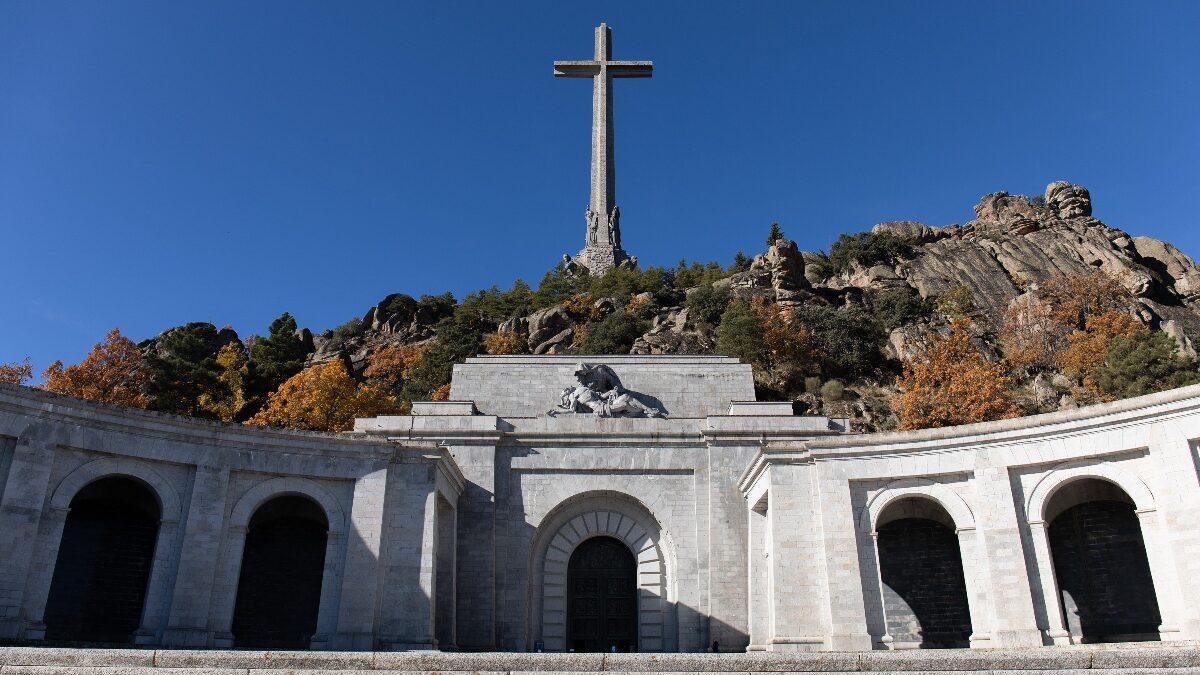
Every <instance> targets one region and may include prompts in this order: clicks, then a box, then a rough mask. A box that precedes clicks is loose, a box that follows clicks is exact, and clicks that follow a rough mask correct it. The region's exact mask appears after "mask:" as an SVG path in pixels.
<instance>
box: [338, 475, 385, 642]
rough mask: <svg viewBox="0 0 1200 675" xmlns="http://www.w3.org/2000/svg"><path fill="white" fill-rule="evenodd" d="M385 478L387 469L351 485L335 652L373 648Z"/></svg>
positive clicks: (365, 476)
mask: <svg viewBox="0 0 1200 675" xmlns="http://www.w3.org/2000/svg"><path fill="white" fill-rule="evenodd" d="M387 478H388V471H387V469H386V468H380V469H376V470H375V471H372V472H370V473H368V474H366V475H364V476H361V477H360V478H359V479H358V480H356V481H355V483H354V497H353V500H354V503H353V505H352V506H351V508H350V523H349V532H350V534H349V537H348V538H347V540H346V548H345V556H346V558H345V559H346V564H345V573H344V576H343V578H342V583H341V586H342V598H341V603H340V607H339V610H340V616H339V617H338V621H337V633H336V635H335V636H334V638H333V642H332V647H333V648H334V649H343V650H355V651H369V650H372V649H374V648H375V632H376V629H377V625H378V620H379V604H378V594H379V592H380V590H379V583H380V581H379V575H380V570H381V569H383V561H381V560H380V556H381V555H382V552H383V546H382V537H383V516H384V498H385V494H386V489H387Z"/></svg>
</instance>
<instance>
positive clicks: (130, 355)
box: [42, 328, 150, 408]
mask: <svg viewBox="0 0 1200 675" xmlns="http://www.w3.org/2000/svg"><path fill="white" fill-rule="evenodd" d="M42 377H44V378H46V384H44V385H43V388H44V389H46V390H47V391H52V392H54V393H56V394H66V395H67V396H77V397H79V398H85V399H87V400H89V401H100V402H101V403H112V404H114V405H123V406H129V407H131V408H145V407H146V405H147V404H148V403H149V399H147V397H146V384H147V383H148V382H149V379H150V375H149V373H148V372H146V369H145V367H143V364H142V350H141V349H139V348H138V346H137V344H135V343H134V342H133V340H130V339H129V338H127V337H125V336H124V335H121V331H120V330H119V329H117V328H113V329H112V330H110V331H108V333H107V334H106V335H105V336H104V341H103V342H99V343H96V344H95V345H93V346H92V350H91V351H90V352H88V354H87V356H86V357H84V359H83V361H80V362H79V363H77V364H75V365H73V366H64V365H63V362H62V361H55V362H54V363H51V364H50V366H49V367H48V368H46V370H45V371H44V372H43V373H42Z"/></svg>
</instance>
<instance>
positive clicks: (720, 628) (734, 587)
mask: <svg viewBox="0 0 1200 675" xmlns="http://www.w3.org/2000/svg"><path fill="white" fill-rule="evenodd" d="M756 450H757V448H756V447H736V446H722V445H715V446H710V447H709V450H708V456H709V462H708V465H709V471H708V480H707V481H706V483H707V487H706V490H707V492H708V500H709V508H708V512H709V514H710V518H711V520H710V521H709V523H708V527H707V528H706V529H707V532H706V534H707V536H706V539H707V546H706V548H707V550H708V556H707V560H705V561H701V574H702V575H703V578H704V579H707V580H708V596H709V604H708V616H709V631H708V633H709V634H708V639H707V640H706V641H705V644H711V643H712V642H713V641H716V642H717V643H718V644H719V646H720V649H721V651H741V650H743V649H745V648H746V646H747V644H748V643H749V640H750V638H749V633H750V627H749V625H748V624H747V617H748V616H749V614H748V612H749V611H750V610H749V604H748V602H747V597H746V589H747V586H746V581H745V580H746V579H747V576H748V575H749V574H751V573H752V572H751V571H750V569H749V568H748V564H753V563H754V556H755V555H756V554H757V555H758V560H759V562H761V561H762V555H761V553H762V548H761V546H760V547H759V548H758V549H757V550H754V548H753V547H754V544H752V543H751V542H750V541H749V537H748V534H747V527H748V524H749V521H748V520H747V515H746V513H747V511H748V509H747V504H746V500H745V499H744V498H743V497H742V495H741V494H740V493H739V492H738V491H737V490H736V489H732V488H731V486H734V485H737V479H738V476H739V474H741V472H742V470H743V469H745V468H746V466H747V465H748V464H749V463H750V460H751V459H752V458H753V457H754V452H755V451H756ZM759 517H760V518H761V516H759ZM747 550H751V551H753V552H752V553H751V555H750V558H747V556H746V552H747ZM760 602H761V600H760ZM760 644H761V643H760Z"/></svg>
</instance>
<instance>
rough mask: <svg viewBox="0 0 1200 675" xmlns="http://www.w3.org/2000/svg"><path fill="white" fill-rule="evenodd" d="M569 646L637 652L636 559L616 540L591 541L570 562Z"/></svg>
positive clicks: (568, 588)
mask: <svg viewBox="0 0 1200 675" xmlns="http://www.w3.org/2000/svg"><path fill="white" fill-rule="evenodd" d="M567 647H568V648H570V649H574V650H575V651H577V652H608V651H613V650H614V649H615V650H616V651H618V652H631V651H637V559H636V558H634V557H633V552H631V551H630V550H629V547H628V546H626V545H625V544H624V543H622V542H621V541H619V540H617V539H614V538H613V537H594V538H592V539H588V540H587V541H585V542H583V543H582V544H580V545H579V546H577V547H576V548H575V551H574V552H573V553H572V554H571V559H570V561H569V562H568V563H567Z"/></svg>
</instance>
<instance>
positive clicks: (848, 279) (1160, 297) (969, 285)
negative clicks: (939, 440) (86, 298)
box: [146, 181, 1200, 429]
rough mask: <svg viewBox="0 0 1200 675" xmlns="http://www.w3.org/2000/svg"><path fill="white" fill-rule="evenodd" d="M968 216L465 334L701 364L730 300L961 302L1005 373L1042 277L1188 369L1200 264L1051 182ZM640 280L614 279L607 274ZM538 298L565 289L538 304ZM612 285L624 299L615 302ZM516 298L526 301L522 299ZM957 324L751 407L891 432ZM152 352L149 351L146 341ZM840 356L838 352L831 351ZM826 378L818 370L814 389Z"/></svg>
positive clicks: (436, 317)
mask: <svg viewBox="0 0 1200 675" xmlns="http://www.w3.org/2000/svg"><path fill="white" fill-rule="evenodd" d="M974 216H975V217H974V218H973V219H971V220H969V221H967V222H965V223H962V224H953V225H946V226H940V227H938V226H931V225H926V224H924V223H919V222H914V221H892V222H883V223H879V224H877V225H875V226H874V227H873V228H872V229H871V230H870V231H869V232H862V233H858V234H856V235H843V236H842V238H841V239H840V240H839V242H838V243H837V244H835V245H834V247H833V248H832V249H831V250H830V252H829V253H825V252H806V251H801V250H799V248H798V247H797V246H796V244H795V243H794V242H793V241H791V240H788V239H786V238H783V237H774V235H773V239H772V243H771V244H770V245H769V246H768V248H767V250H765V251H764V252H762V253H760V254H758V255H756V256H754V257H753V258H745V257H742V256H740V254H739V259H740V262H736V263H735V264H734V265H733V266H731V267H729V268H722V267H720V266H715V264H710V265H709V266H708V267H707V268H704V269H703V270H702V273H698V275H697V276H696V277H695V279H696V283H695V284H694V285H691V286H688V285H686V283H681V280H683V279H687V278H691V277H688V275H687V274H685V272H687V270H685V269H684V268H682V267H681V268H680V269H679V271H678V274H674V276H672V272H671V271H670V270H667V271H666V272H665V274H666V275H667V276H668V277H670V278H671V279H672V280H673V283H674V288H665V289H664V288H657V287H656V289H655V290H652V291H643V292H624V291H628V289H629V288H630V287H629V286H627V285H626V286H621V285H620V284H617V285H615V286H614V285H613V283H609V282H610V281H611V280H610V279H608V278H607V277H606V278H603V279H593V280H591V281H589V280H588V279H586V278H582V279H581V278H580V277H579V272H578V271H575V270H572V269H567V268H563V267H562V266H560V267H559V268H558V269H556V270H554V271H552V272H551V273H549V274H548V275H547V277H546V278H545V279H543V281H542V287H541V288H539V289H538V290H537V291H536V293H535V292H534V291H533V290H532V289H529V288H528V287H522V288H524V290H523V291H520V292H518V289H517V288H514V291H510V292H508V294H507V295H504V296H503V297H507V298H509V299H510V300H511V299H512V298H513V297H515V298H516V299H517V301H516V303H515V304H514V305H512V307H513V309H512V310H511V314H509V315H505V314H503V312H505V311H509V310H496V309H494V308H493V309H492V310H491V313H490V314H488V316H486V317H483V315H484V314H485V313H484V312H483V311H482V310H479V314H480V316H481V317H483V318H481V319H480V320H479V321H476V322H475V324H473V325H475V326H476V328H474V329H473V330H477V331H480V332H479V334H478V335H477V336H476V337H477V339H478V341H477V342H475V343H469V344H468V346H469V347H470V346H475V345H477V346H478V347H479V348H480V350H482V348H483V345H484V342H483V339H482V338H483V333H484V332H492V334H493V335H496V334H499V335H501V336H506V337H507V339H504V340H500V341H499V342H497V343H496V344H501V343H502V344H503V345H504V347H503V352H504V353H533V354H571V353H576V354H580V355H581V359H582V358H584V356H585V355H586V354H589V353H595V352H589V351H588V345H589V344H591V345H595V344H613V343H612V342H607V343H605V342H600V343H597V342H595V341H594V340H593V341H592V342H589V339H590V338H595V337H596V335H595V334H596V332H597V331H598V330H601V329H603V330H605V331H608V330H610V328H611V327H601V324H602V323H605V321H606V319H607V318H608V317H611V316H612V315H614V314H616V313H622V314H627V315H630V316H633V317H635V318H630V319H629V321H628V322H626V323H624V324H622V327H623V330H626V331H627V330H630V329H631V328H630V327H635V328H636V331H637V333H636V334H634V335H631V336H628V338H629V339H627V340H626V341H625V342H619V344H621V345H622V347H621V349H622V350H624V345H629V347H628V351H630V352H632V353H639V354H687V353H710V352H713V351H714V350H716V349H717V338H716V333H717V324H718V323H719V322H720V318H721V311H722V309H723V307H724V306H725V305H727V303H728V302H729V301H730V299H731V298H740V299H747V300H749V299H755V298H758V299H761V301H763V302H765V303H768V304H770V305H773V306H779V307H783V308H789V309H798V310H800V311H801V313H802V312H803V311H804V310H805V309H806V308H807V309H811V308H814V307H819V308H828V309H833V310H837V311H838V312H848V313H850V314H847V315H853V316H876V317H878V316H879V312H880V311H881V307H882V305H884V304H886V303H894V300H895V298H896V297H905V294H908V295H911V297H912V298H913V301H914V302H925V303H926V305H927V306H928V307H931V308H932V307H933V306H934V305H935V303H937V302H938V301H939V299H941V298H945V297H950V296H955V297H965V298H967V299H968V304H969V305H970V313H971V320H972V321H971V332H972V341H973V343H974V344H975V345H976V346H977V347H978V348H979V349H980V350H981V351H982V352H983V353H984V354H985V355H987V357H988V358H990V359H993V360H999V359H1001V358H1002V356H1003V353H1002V349H1001V346H1000V344H999V339H998V334H999V332H1000V331H1001V328H1002V326H1003V323H1004V321H1005V316H1006V313H1008V312H1009V308H1010V307H1012V306H1013V305H1014V303H1018V302H1020V301H1021V300H1022V299H1023V298H1026V299H1027V298H1028V297H1029V296H1030V295H1031V294H1034V293H1036V292H1037V289H1038V287H1039V285H1040V284H1044V283H1045V282H1047V281H1048V280H1050V279H1054V278H1058V277H1066V276H1084V275H1088V274H1094V273H1095V272H1096V271H1102V272H1104V273H1105V274H1106V275H1107V276H1108V277H1110V278H1111V279H1113V280H1116V281H1117V282H1118V283H1119V284H1120V286H1121V287H1124V288H1125V289H1126V290H1127V291H1128V293H1129V296H1130V297H1131V299H1132V302H1131V304H1130V306H1129V312H1130V313H1131V314H1133V315H1135V316H1136V319H1137V320H1138V321H1139V322H1140V323H1141V324H1143V325H1144V326H1146V327H1147V328H1149V329H1151V330H1153V331H1161V332H1163V333H1166V334H1168V335H1170V336H1171V337H1172V338H1174V340H1175V344H1176V345H1177V348H1178V350H1179V352H1180V353H1182V354H1187V355H1191V356H1195V354H1196V344H1197V341H1200V271H1198V270H1197V268H1196V265H1195V263H1194V262H1193V261H1192V260H1191V258H1189V257H1188V256H1187V255H1185V254H1184V253H1183V252H1181V251H1180V250H1179V249H1177V248H1175V247H1174V246H1172V245H1171V244H1169V243H1167V242H1164V241H1160V240H1157V239H1153V238H1150V237H1140V236H1131V235H1130V234H1128V233H1126V232H1125V231H1123V230H1120V229H1117V228H1115V227H1111V226H1109V225H1107V224H1105V223H1104V222H1102V221H1101V220H1099V219H1098V218H1096V217H1095V216H1094V215H1093V206H1092V200H1091V195H1090V193H1089V192H1088V190H1087V189H1086V188H1084V187H1083V186H1080V185H1074V184H1071V183H1069V182H1067V181H1056V182H1053V183H1051V184H1049V185H1048V186H1047V187H1046V190H1045V193H1044V194H1043V195H1037V196H1032V197H1031V196H1026V195H1016V194H1009V193H1007V192H994V193H991V194H987V195H984V196H983V197H982V198H981V199H980V201H979V203H978V204H976V205H975V207H974ZM695 269H698V268H693V271H695ZM639 273H642V272H640V271H631V270H617V271H614V272H610V273H609V275H613V274H626V275H635V276H636V275H637V274H639ZM647 273H649V272H648V271H647ZM585 276H586V275H585ZM547 286H553V287H558V286H561V287H562V288H564V289H567V290H566V291H563V292H561V293H559V295H558V296H554V297H553V298H552V300H551V301H545V297H549V296H546V295H545V293H544V291H543V289H544V288H546V287H547ZM618 287H619V288H621V289H624V291H623V292H615V291H612V290H611V289H613V288H618ZM605 289H608V290H607V291H606V290H605ZM634 290H635V291H636V290H637V289H636V288H634ZM492 292H493V293H496V291H494V290H493V291H492ZM522 294H525V295H527V296H528V297H527V298H525V299H524V300H523V299H522V298H521V297H520V296H521V295H522ZM898 294H899V295H898ZM496 297H501V296H496ZM539 298H541V299H542V301H541V302H539ZM470 301H471V299H470V298H468V299H465V300H464V301H456V300H455V299H454V298H453V297H451V296H450V295H449V294H445V295H441V296H424V297H422V298H419V299H417V298H413V297H411V296H408V295H404V294H401V293H397V294H392V295H389V296H387V297H385V298H383V299H382V300H381V301H380V302H379V303H377V304H376V305H374V306H372V307H370V308H369V309H367V311H366V312H365V313H364V314H363V315H362V317H361V318H356V319H352V320H350V321H348V322H347V323H346V324H344V325H342V326H339V327H337V328H335V329H332V330H327V331H324V332H321V333H317V334H313V333H311V332H310V331H308V330H307V329H302V330H301V331H299V332H298V335H297V337H298V339H299V340H301V341H302V342H303V343H304V345H305V349H306V351H307V352H308V357H307V363H308V364H309V365H312V364H318V363H325V362H329V361H332V360H341V361H342V362H344V363H345V364H346V366H347V367H348V369H349V370H350V371H351V372H352V373H353V374H354V375H355V376H356V377H358V378H363V377H364V372H365V371H366V369H367V367H368V364H369V362H370V359H371V357H372V355H373V354H376V353H378V352H380V351H381V350H384V349H386V348H393V347H414V346H415V347H420V346H430V345H433V344H436V343H437V342H438V340H439V331H440V330H441V328H440V326H444V325H446V324H447V323H449V322H452V321H453V320H455V318H456V317H457V316H458V314H457V313H456V312H460V311H461V310H462V309H463V307H464V304H465V303H467V302H470ZM722 303H724V304H722ZM471 311H472V312H474V311H475V310H474V309H472V310H471ZM497 311H500V312H501V314H496V312H497ZM854 311H860V312H861V313H860V314H853V312H854ZM872 313H873V314H872ZM950 321H951V317H950V316H949V315H947V314H946V313H945V312H944V311H933V310H932V309H931V310H930V311H926V312H924V313H920V312H918V313H915V314H914V313H909V314H904V315H902V316H901V317H900V318H899V319H896V320H892V321H884V322H883V333H884V336H883V339H882V340H881V344H880V345H879V348H878V349H876V350H875V351H876V352H877V354H876V356H877V357H878V359H877V360H878V364H873V367H872V368H869V369H867V370H863V369H861V368H857V369H855V370H853V371H852V374H851V375H850V376H845V375H843V376H840V378H839V379H840V382H839V386H838V387H836V388H835V389H836V390H837V391H836V395H830V392H829V391H827V390H825V389H823V388H820V387H816V386H811V385H812V384H813V383H812V382H809V384H808V385H804V386H802V387H800V388H798V389H797V388H792V389H788V388H783V389H780V388H776V389H774V390H771V389H769V388H768V389H767V390H766V391H764V392H762V393H761V394H760V395H765V396H777V397H785V398H792V399H796V400H797V401H798V407H799V408H800V409H804V410H807V411H809V412H824V413H827V414H836V415H845V416H850V417H852V418H853V419H854V420H855V422H856V423H857V425H858V426H859V427H860V428H862V429H877V428H888V427H889V426H891V425H893V424H894V423H895V417H894V416H893V415H892V414H891V411H890V409H889V405H888V398H889V395H890V394H891V393H894V384H893V380H894V377H895V374H896V372H898V367H897V366H898V363H899V362H900V361H902V360H904V359H906V358H910V357H911V356H912V355H913V353H914V352H915V351H916V350H917V349H919V347H920V346H921V345H923V344H926V343H927V338H928V337H929V336H930V335H931V334H937V333H941V334H944V333H946V332H947V331H948V326H949V325H950ZM889 324H890V325H889ZM493 331H494V332H493ZM229 339H235V338H231V337H230V336H228V335H225V334H224V333H220V334H218V332H217V331H215V329H214V334H213V340H214V341H216V342H225V341H228V340H229ZM488 344H489V345H490V344H492V343H488ZM152 345H153V341H148V342H147V343H146V346H147V347H150V346H152ZM839 348H840V347H839V346H838V345H831V346H827V347H826V351H827V352H836V351H838V349H839ZM461 356H462V355H461V354H457V355H456V356H455V357H454V358H459V357H461ZM445 376H446V375H442V377H445ZM824 378H825V374H824V372H822V376H821V378H819V379H824ZM812 379H813V378H808V380H810V381H811V380H812ZM434 384H436V383H434ZM1071 384H1072V383H1071V382H1070V381H1069V380H1068V379H1067V378H1064V377H1063V376H1062V375H1061V374H1059V373H1055V372H1038V373H1030V378H1029V379H1028V381H1025V382H1023V383H1022V385H1021V386H1022V387H1024V390H1025V391H1026V393H1027V394H1028V399H1029V400H1028V401H1027V405H1026V406H1025V409H1026V411H1027V412H1038V411H1046V410H1051V409H1055V408H1057V407H1062V406H1070V405H1074V401H1073V399H1072V396H1071V395H1070V392H1071ZM431 386H432V385H431ZM396 391H399V388H397V389H396ZM410 393H411V392H410Z"/></svg>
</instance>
